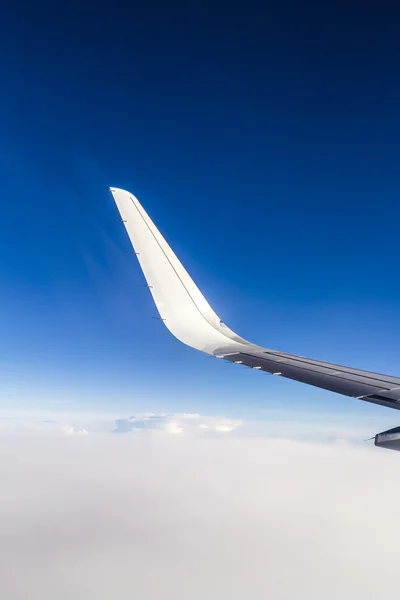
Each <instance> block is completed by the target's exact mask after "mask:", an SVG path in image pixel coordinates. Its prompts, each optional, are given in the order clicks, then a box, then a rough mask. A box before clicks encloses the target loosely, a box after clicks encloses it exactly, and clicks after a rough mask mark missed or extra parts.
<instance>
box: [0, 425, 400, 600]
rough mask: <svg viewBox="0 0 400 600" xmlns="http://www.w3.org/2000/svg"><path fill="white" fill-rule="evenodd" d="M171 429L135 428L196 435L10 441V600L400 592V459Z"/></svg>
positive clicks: (3, 574)
mask: <svg viewBox="0 0 400 600" xmlns="http://www.w3.org/2000/svg"><path fill="white" fill-rule="evenodd" d="M153 417H154V418H153ZM156 417H157V415H147V416H146V417H143V415H142V416H141V419H139V418H138V417H137V419H138V420H137V421H136V423H140V422H148V421H150V422H151V423H152V425H151V427H153V426H154V423H158V424H159V426H160V427H161V429H157V428H156V431H161V432H166V433H168V428H170V429H171V428H172V429H174V427H176V429H177V430H179V428H181V427H182V428H183V431H184V433H183V434H182V433H180V434H177V435H144V436H143V435H120V436H118V435H110V434H102V433H98V434H97V435H89V436H86V435H83V436H81V435H64V434H63V433H67V432H66V431H64V432H63V431H62V430H61V429H60V426H59V425H58V424H51V423H47V424H46V425H48V426H49V427H54V429H53V431H54V432H55V431H56V430H57V431H58V435H42V434H40V435H34V436H32V435H27V434H26V433H25V432H21V431H18V432H17V431H16V432H15V433H14V435H7V436H0V471H1V474H2V485H1V494H0V530H1V537H2V544H0V580H1V582H2V596H4V598H7V600H20V599H21V598H30V599H31V600H50V599H51V600H52V599H53V598H57V600H67V599H68V600H69V599H70V598H74V599H75V600H87V599H88V598H96V600H109V599H110V598H118V600H128V599H129V600H130V599H131V598H140V599H141V600H158V599H159V598H164V599H165V600H169V599H171V600H187V599H188V598H190V600H203V599H207V600H209V599H211V600H212V599H216V600H217V599H218V600H223V599H225V598H226V599H228V598H229V600H239V599H240V600H242V599H243V598H274V600H287V598H296V600H320V599H321V598H323V599H324V600H337V599H338V598H340V599H341V600H350V599H351V600H353V599H355V598H363V600H372V599H374V600H375V598H376V597H381V596H382V597H386V596H389V597H393V596H394V595H395V594H396V593H397V587H398V564H397V563H398V561H397V534H396V524H397V522H398V498H399V496H400V455H399V454H398V453H395V452H389V451H385V450H380V449H375V448H374V447H373V446H368V445H365V446H354V445H352V444H349V443H343V442H340V441H339V442H338V443H335V444H319V443H304V442H298V441H290V440H285V439H278V438H274V439H271V438H256V437H238V436H236V437H235V436H233V437H232V436H231V435H215V436H211V437H210V436H207V435H200V436H199V435H191V432H192V429H189V425H188V423H189V422H191V423H192V426H193V427H197V429H199V428H201V429H200V430H204V431H207V429H205V427H210V428H211V427H214V428H215V427H218V426H224V425H221V423H222V420H215V419H214V418H212V417H208V418H207V417H202V416H196V417H194V416H193V417H192V416H186V417H184V416H183V415H180V417H179V418H178V417H177V415H172V416H168V418H167V415H158V417H157V418H156ZM207 419H208V420H207ZM55 420H57V419H55ZM70 422H71V421H70ZM203 425H204V426H205V427H202V426H203ZM225 426H226V427H228V425H227V424H225ZM72 429H73V432H74V433H75V432H76V431H79V429H80V425H78V424H75V423H74V425H73V427H72ZM166 430H167V431H166ZM41 431H42V430H41ZM175 433H176V432H175ZM185 433H189V435H185Z"/></svg>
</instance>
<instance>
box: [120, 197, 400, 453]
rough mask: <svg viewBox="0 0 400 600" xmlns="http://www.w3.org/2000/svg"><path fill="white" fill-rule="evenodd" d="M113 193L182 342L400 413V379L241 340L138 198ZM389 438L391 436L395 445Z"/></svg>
mask: <svg viewBox="0 0 400 600" xmlns="http://www.w3.org/2000/svg"><path fill="white" fill-rule="evenodd" d="M111 192H112V194H113V196H114V200H115V202H116V204H117V206H118V210H119V212H120V214H121V218H122V221H123V223H124V225H125V228H126V230H127V233H128V235H129V238H130V240H131V242H132V245H133V247H134V250H135V254H136V255H137V258H138V260H139V263H140V266H141V268H142V270H143V273H144V276H145V278H146V281H147V284H148V287H149V289H150V292H151V294H152V296H153V299H154V302H155V304H156V307H157V310H158V312H159V315H160V318H161V319H162V321H163V322H164V324H165V326H166V327H167V328H168V329H169V331H170V332H171V333H172V334H173V335H174V336H175V337H176V338H178V339H179V340H180V341H181V342H183V343H184V344H187V345H188V346H191V347H192V348H196V349H197V350H201V351H202V352H206V353H207V354H211V355H213V356H216V357H217V358H222V359H224V360H226V361H229V362H232V363H236V364H239V365H242V366H246V367H250V368H252V369H255V370H259V371H265V372H267V373H271V374H273V375H276V376H280V377H287V378H288V379H294V380H295V381H300V382H302V383H307V384H309V385H313V386H316V387H319V388H323V389H325V390H330V391H332V392H336V393H337V394H343V395H344V396H352V397H354V398H358V399H359V400H365V401H366V402H373V403H374V404H380V405H381V406H386V407H388V408H395V409H399V408H400V378H399V377H392V376H391V375H382V374H380V373H372V372H370V371H362V370H360V369H352V368H350V367H343V366H340V365H335V364H332V363H327V362H322V361H319V360H313V359H310V358H305V357H303V356H295V355H292V354H286V353H284V352H277V351H276V350H269V349H267V348H263V347H262V346H258V345H256V344H252V343H251V342H249V341H247V340H245V339H243V338H242V337H240V336H239V335H237V334H236V333H235V332H234V331H232V330H231V329H229V327H227V326H226V325H225V324H224V323H223V322H222V321H221V319H220V318H219V317H218V315H217V314H216V313H215V312H214V310H213V309H212V307H211V306H210V304H209V303H208V302H207V300H206V299H205V297H204V296H203V294H202V293H201V291H200V290H199V288H198V287H197V286H196V284H195V283H194V281H193V279H192V278H191V277H190V275H189V274H188V272H187V271H186V270H185V268H184V267H183V265H182V263H181V262H180V261H179V259H178V258H177V256H176V255H175V254H174V252H173V251H172V249H171V248H170V246H169V245H168V243H167V242H166V240H165V239H164V238H163V236H162V235H161V233H160V232H159V230H158V229H157V228H156V226H155V225H154V223H153V222H152V220H151V219H150V217H149V216H148V214H147V213H146V212H145V210H144V209H143V207H142V206H141V204H140V203H139V201H138V200H137V198H135V196H133V195H132V194H130V193H129V192H127V191H125V190H121V189H118V188H111ZM396 434H397V432H396ZM394 435H395V433H394V431H393V430H390V431H387V432H384V433H381V434H378V435H377V436H376V439H375V444H376V445H377V446H382V447H385V448H389V447H390V448H392V447H394V446H395V443H394V437H393V436H394ZM384 436H391V437H390V444H389V442H387V443H386V441H385V440H386V438H384ZM399 445H400V442H399Z"/></svg>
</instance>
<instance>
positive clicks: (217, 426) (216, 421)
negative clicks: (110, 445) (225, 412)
mask: <svg viewBox="0 0 400 600" xmlns="http://www.w3.org/2000/svg"><path fill="white" fill-rule="evenodd" d="M115 425H116V428H115V430H114V431H115V432H117V433H127V432H130V431H133V432H143V431H147V432H163V433H171V434H180V435H183V434H185V435H199V434H205V433H206V434H211V433H214V434H217V433H230V432H232V431H234V430H235V429H237V428H238V427H240V426H241V425H243V422H242V421H240V420H238V419H236V420H235V419H226V418H224V417H207V416H204V415H199V414H191V413H164V414H159V415H156V414H154V413H143V414H138V415H133V416H131V417H129V418H127V419H116V421H115Z"/></svg>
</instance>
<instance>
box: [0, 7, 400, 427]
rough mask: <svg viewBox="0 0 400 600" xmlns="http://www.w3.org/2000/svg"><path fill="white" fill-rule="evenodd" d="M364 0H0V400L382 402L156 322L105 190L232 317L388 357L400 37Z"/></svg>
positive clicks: (244, 405)
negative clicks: (8, 1) (310, 382)
mask: <svg viewBox="0 0 400 600" xmlns="http://www.w3.org/2000/svg"><path fill="white" fill-rule="evenodd" d="M189 4H192V3H189ZM378 10H379V9H376V7H375V9H374V11H372V10H371V11H370V10H369V8H368V7H364V8H363V12H362V14H360V12H359V10H358V9H357V7H355V6H354V7H353V6H352V5H351V4H350V5H348V6H347V7H346V8H343V9H340V8H339V7H338V6H337V3H335V6H334V5H333V4H332V6H330V5H329V4H328V5H324V6H323V7H321V6H320V5H319V4H317V3H316V4H312V3H308V4H307V3H306V4H304V3H303V4H301V6H300V5H299V4H298V3H293V4H291V3H290V2H289V3H286V4H285V5H281V3H271V4H270V5H269V6H268V8H265V7H264V8H261V4H260V3H253V2H246V3H240V2H239V3H236V4H235V5H234V6H232V4H231V3H221V2H216V3H213V4H212V5H211V4H208V3H205V2H196V3H193V4H192V5H191V6H190V5H189V7H188V5H187V3H183V2H182V3H172V5H171V4H169V5H168V6H166V5H165V4H164V3H159V4H158V3H157V2H156V3H155V4H152V5H151V6H150V5H149V6H147V7H144V6H135V4H133V5H131V6H129V7H127V6H125V5H124V4H123V3H119V2H115V3H113V5H112V9H111V7H110V5H109V4H108V5H106V4H104V5H103V4H101V3H100V4H98V5H96V10H95V11H93V8H92V6H89V5H87V6H85V5H83V6H79V5H78V4H72V5H64V6H56V5H54V4H53V3H45V2H38V3H35V4H32V3H26V5H24V3H23V2H22V3H19V6H18V12H16V11H14V9H12V8H11V7H10V8H9V13H8V15H7V18H6V19H5V21H4V22H5V24H6V30H5V32H4V34H3V36H2V43H3V52H2V54H1V63H2V64H1V67H2V87H3V93H2V96H1V100H0V108H1V111H0V123H1V130H2V136H1V141H0V174H1V181H2V202H1V208H2V218H1V220H0V228H1V231H0V251H1V256H2V260H1V261H0V281H1V294H0V328H1V333H2V335H1V339H0V359H1V382H0V398H1V403H2V404H3V405H4V406H7V407H10V406H12V407H14V406H16V407H19V406H20V407H24V408H29V409H32V408H35V407H37V408H46V409H47V408H49V407H53V408H57V406H61V405H63V406H64V403H66V404H69V405H70V406H71V407H72V408H75V409H76V410H78V409H80V408H82V407H84V408H85V410H87V407H88V406H90V407H91V408H99V409H100V408H101V410H104V409H110V410H115V411H120V412H125V413H126V412H128V413H130V412H133V411H137V410H139V411H146V410H151V411H154V412H157V411H163V410H167V411H178V412H179V411H182V410H183V411H189V412H190V411H191V412H204V413H207V414H213V413H223V414H229V415H231V416H233V417H234V416H238V417H242V416H245V417H247V416H249V415H250V416H251V417H254V416H257V415H258V416H260V418H261V417H262V415H263V414H264V411H266V410H272V409H282V410H287V411H289V412H290V411H292V410H296V411H301V410H304V411H305V412H307V411H310V412H314V413H315V412H316V411H321V412H323V411H326V412H337V413H346V414H347V413H348V414H350V413H351V414H352V415H353V416H354V418H357V415H361V414H364V413H365V412H369V413H371V412H373V411H375V412H376V413H378V412H379V413H380V414H383V413H382V411H384V412H385V414H388V419H391V418H393V415H389V413H390V411H387V410H386V409H380V408H379V407H373V406H369V405H366V404H362V403H357V402H356V401H354V400H351V399H346V398H343V397H341V396H337V395H334V394H331V393H329V392H323V391H322V390H316V389H314V388H310V387H307V386H303V385H301V384H297V383H295V382H289V381H281V380H277V379H275V378H272V377H268V376H264V375H261V374H256V373H253V372H248V371H245V370H242V369H239V368H235V367H234V366H232V365H226V364H223V363H221V362H220V361H215V360H213V359H211V358H209V357H207V356H204V355H202V354H200V353H198V352H195V351H194V350H191V349H189V348H186V347H184V346H183V345H181V344H179V342H177V341H176V340H175V339H174V338H173V337H172V336H171V335H170V334H169V333H168V331H167V330H166V329H165V328H164V327H163V326H162V324H161V323H160V322H159V321H156V320H153V319H152V316H153V315H155V308H154V307H153V305H152V301H151V298H150V296H149V294H148V292H147V290H146V289H145V288H142V287H140V286H141V284H142V283H143V278H142V275H141V272H140V269H139V267H138V265H137V263H136V261H135V259H134V257H133V256H132V255H131V254H130V246H129V242H128V239H127V236H126V234H125V231H124V229H123V227H122V226H121V223H120V222H119V217H118V214H117V211H116V208H115V206H114V203H113V200H112V198H111V195H110V194H109V192H108V187H109V186H116V187H123V188H127V189H129V190H130V191H132V192H133V193H135V194H136V195H137V196H138V198H139V199H140V201H141V202H142V204H143V205H144V207H145V208H146V210H147V211H148V213H149V214H150V216H151V217H152V218H153V219H154V221H155V223H156V224H157V225H158V227H159V228H160V229H161V231H162V232H163V234H164V235H165V236H166V238H167V239H168V241H169V242H170V244H171V246H172V247H173V248H174V250H175V251H176V252H177V254H178V256H179V257H180V258H181V260H182V262H183V263H184V265H185V266H186V267H187V269H188V270H189V272H190V273H191V275H192V276H193V278H194V279H195V281H196V282H197V283H198V285H199V287H200V288H201V289H202V291H203V292H204V293H205V295H206V297H207V298H208V299H209V301H210V303H211V304H212V305H213V307H214V308H215V310H216V312H217V313H218V314H219V315H220V316H221V318H222V319H223V320H224V321H225V322H226V323H227V324H228V325H229V326H230V327H232V328H233V329H234V330H235V331H238V333H240V335H242V336H244V337H246V338H248V339H251V340H252V341H255V342H258V343H260V344H263V345H265V346H268V347H272V348H276V349H280V350H284V351H288V352H293V353H300V354H303V355H308V356H312V357H317V358H321V359H323V360H330V361H334V362H339V363H343V364H347V365H350V366H354V367H361V368H366V369H371V370H375V371H380V372H387V373H390V374H398V373H399V369H398V356H399V354H398V348H399V344H398V340H399V339H400V338H399V334H400V311H399V308H400V286H399V284H398V282H397V274H398V258H399V252H398V220H399V216H400V210H399V202H398V198H399V184H400V175H399V167H398V161H399V154H400V147H399V139H400V136H399V133H400V131H399V130H400V121H399V112H398V107H399V102H400V83H399V80H398V77H397V71H398V61H399V54H400V45H399V42H398V28H397V25H396V23H397V20H396V17H397V15H396V14H394V13H393V14H390V11H388V10H385V11H384V10H383V8H382V12H381V13H379V12H377V11H378ZM394 416H395V415H394Z"/></svg>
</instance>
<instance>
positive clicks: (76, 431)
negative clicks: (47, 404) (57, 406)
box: [60, 425, 88, 435]
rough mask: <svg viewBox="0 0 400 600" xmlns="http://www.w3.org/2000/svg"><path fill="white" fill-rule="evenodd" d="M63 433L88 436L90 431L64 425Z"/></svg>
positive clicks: (62, 427)
mask: <svg viewBox="0 0 400 600" xmlns="http://www.w3.org/2000/svg"><path fill="white" fill-rule="evenodd" d="M60 429H61V431H63V432H64V433H65V434H67V435H87V434H88V431H87V430H86V429H76V428H75V427H72V425H62V426H61V428H60Z"/></svg>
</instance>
